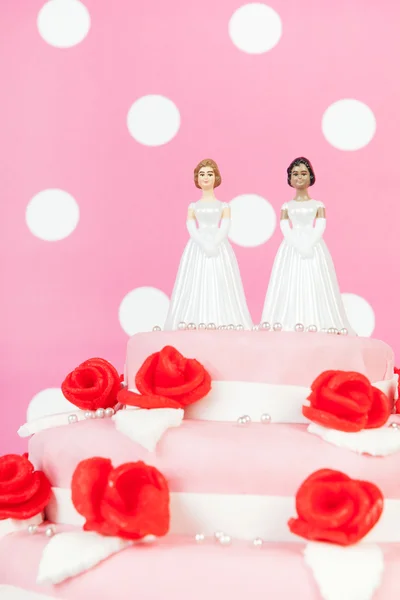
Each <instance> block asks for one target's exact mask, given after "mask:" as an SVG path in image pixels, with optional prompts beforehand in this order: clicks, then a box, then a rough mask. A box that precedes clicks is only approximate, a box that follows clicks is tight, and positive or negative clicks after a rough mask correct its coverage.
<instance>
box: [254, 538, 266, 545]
mask: <svg viewBox="0 0 400 600" xmlns="http://www.w3.org/2000/svg"><path fill="white" fill-rule="evenodd" d="M263 543H264V542H263V541H262V539H261V538H259V537H258V538H255V539H254V540H253V546H254V547H255V548H261V546H262V545H263Z"/></svg>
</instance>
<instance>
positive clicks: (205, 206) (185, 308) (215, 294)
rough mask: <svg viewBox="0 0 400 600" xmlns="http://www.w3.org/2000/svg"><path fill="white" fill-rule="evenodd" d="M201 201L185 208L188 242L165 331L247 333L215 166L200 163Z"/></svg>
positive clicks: (248, 319) (248, 322)
mask: <svg viewBox="0 0 400 600" xmlns="http://www.w3.org/2000/svg"><path fill="white" fill-rule="evenodd" d="M194 184H195V186H196V187H197V188H199V189H201V190H202V192H203V193H202V197H201V199H200V200H198V201H197V202H194V203H192V204H190V205H189V210H188V215H187V220H186V225H187V229H188V232H189V235H190V239H189V241H188V243H187V245H186V247H185V250H184V252H183V255H182V258H181V262H180V265H179V270H178V274H177V277H176V281H175V286H174V289H173V292H172V297H171V302H170V308H169V312H168V315H167V319H166V322H165V325H164V329H179V328H181V327H184V326H188V325H189V328H194V326H196V327H198V326H200V327H201V328H204V327H206V326H207V327H209V328H214V327H221V326H222V327H223V326H228V327H229V326H230V328H233V327H235V328H236V327H239V328H244V329H251V327H252V321H251V317H250V313H249V310H248V308H247V303H246V297H245V294H244V290H243V285H242V280H241V277H240V272H239V266H238V263H237V260H236V256H235V253H234V251H233V249H232V246H231V245H230V243H229V241H228V232H229V226H230V221H231V215H230V208H229V205H228V204H227V203H226V202H220V201H219V200H217V198H216V197H215V194H214V188H216V187H218V186H219V185H220V184H221V174H220V172H219V169H218V166H217V164H216V163H215V162H214V161H213V160H211V159H205V160H202V161H201V162H200V163H199V164H198V165H197V166H196V168H195V169H194Z"/></svg>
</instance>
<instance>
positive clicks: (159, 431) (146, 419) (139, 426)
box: [113, 408, 184, 452]
mask: <svg viewBox="0 0 400 600" xmlns="http://www.w3.org/2000/svg"><path fill="white" fill-rule="evenodd" d="M183 416H184V411H183V409H182V408H151V409H146V408H138V409H135V410H119V411H118V412H117V413H116V414H115V415H114V416H113V421H114V422H115V427H116V429H117V431H120V432H121V433H123V434H125V435H127V436H128V437H129V438H130V439H131V440H133V441H134V442H136V443H137V444H140V445H141V446H143V448H146V450H148V451H149V452H153V450H154V449H155V447H156V445H157V442H158V441H159V440H160V439H161V437H162V435H163V434H164V433H165V431H166V430H167V429H169V428H170V427H179V425H180V424H181V423H182V420H183Z"/></svg>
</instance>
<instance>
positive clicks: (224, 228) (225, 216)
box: [214, 206, 231, 246]
mask: <svg viewBox="0 0 400 600" xmlns="http://www.w3.org/2000/svg"><path fill="white" fill-rule="evenodd" d="M230 226H231V209H230V207H229V206H225V208H224V209H223V211H222V215H221V223H220V226H219V228H218V231H217V234H216V236H215V238H214V244H215V246H219V244H220V243H221V242H222V241H223V240H224V239H225V238H227V237H228V233H229V228H230Z"/></svg>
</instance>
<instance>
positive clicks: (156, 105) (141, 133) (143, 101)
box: [127, 95, 181, 146]
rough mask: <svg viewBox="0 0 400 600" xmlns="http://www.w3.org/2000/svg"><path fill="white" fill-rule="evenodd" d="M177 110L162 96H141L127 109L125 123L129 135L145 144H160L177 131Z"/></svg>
mask: <svg viewBox="0 0 400 600" xmlns="http://www.w3.org/2000/svg"><path fill="white" fill-rule="evenodd" d="M180 122H181V117H180V114H179V110H178V109H177V107H176V106H175V104H174V103H173V102H172V100H170V99H169V98H165V97H164V96H157V95H150V96H142V97H141V98H139V99H138V100H136V102H134V103H133V104H132V106H131V108H130V109H129V112H128V117H127V125H128V129H129V133H130V134H131V136H132V137H133V138H134V139H135V140H136V141H137V142H139V143H140V144H144V145H145V146H162V145H163V144H166V143H167V142H169V141H171V140H172V138H173V137H174V136H175V135H176V134H177V133H178V130H179V127H180Z"/></svg>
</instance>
